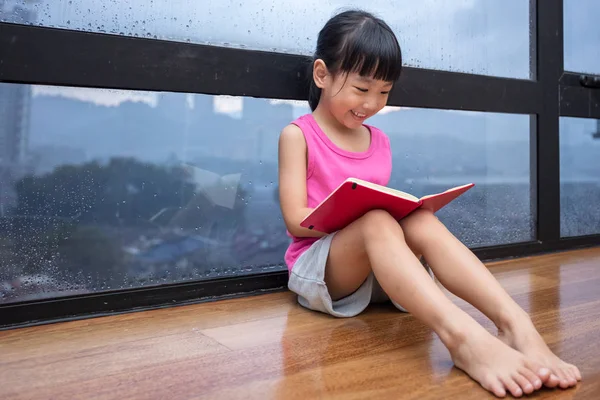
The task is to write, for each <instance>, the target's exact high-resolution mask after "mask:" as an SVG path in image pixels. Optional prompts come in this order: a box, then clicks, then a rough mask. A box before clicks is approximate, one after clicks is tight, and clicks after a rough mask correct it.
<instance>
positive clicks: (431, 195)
mask: <svg viewBox="0 0 600 400" xmlns="http://www.w3.org/2000/svg"><path fill="white" fill-rule="evenodd" d="M471 185H472V184H470V183H469V184H466V185H462V186H456V187H453V188H450V189H448V190H446V191H444V192H440V193H435V194H428V195H427V196H423V197H421V201H423V200H427V199H429V198H431V197H436V196H439V195H441V194H444V193H450V192H456V191H458V190H461V189H464V188H466V187H468V186H471Z"/></svg>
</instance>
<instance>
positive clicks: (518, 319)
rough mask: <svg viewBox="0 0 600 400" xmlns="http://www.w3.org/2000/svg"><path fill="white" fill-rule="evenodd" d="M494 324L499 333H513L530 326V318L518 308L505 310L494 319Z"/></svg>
mask: <svg viewBox="0 0 600 400" xmlns="http://www.w3.org/2000/svg"><path fill="white" fill-rule="evenodd" d="M494 324H495V325H496V327H497V328H498V330H499V331H501V332H514V331H516V330H518V329H519V328H524V327H529V326H530V325H532V321H531V317H530V316H529V314H527V313H526V312H525V311H523V310H522V309H521V308H519V307H515V308H514V309H505V310H502V311H500V312H499V313H498V315H497V316H496V317H495V318H494Z"/></svg>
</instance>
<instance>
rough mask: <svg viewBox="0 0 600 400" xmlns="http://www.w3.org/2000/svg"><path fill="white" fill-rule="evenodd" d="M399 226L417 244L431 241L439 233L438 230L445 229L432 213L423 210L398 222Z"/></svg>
mask: <svg viewBox="0 0 600 400" xmlns="http://www.w3.org/2000/svg"><path fill="white" fill-rule="evenodd" d="M400 224H401V226H402V228H403V229H404V231H405V232H406V234H407V236H410V238H411V239H413V241H414V239H417V240H418V241H419V242H423V241H425V240H427V239H433V238H435V237H436V236H437V235H438V234H439V233H440V229H445V226H444V225H443V224H442V222H441V221H440V220H439V219H438V218H437V217H436V216H435V215H434V214H433V212H431V211H429V210H425V209H419V210H416V211H415V212H413V213H412V214H410V215H409V216H408V217H406V218H404V219H403V220H402V221H400Z"/></svg>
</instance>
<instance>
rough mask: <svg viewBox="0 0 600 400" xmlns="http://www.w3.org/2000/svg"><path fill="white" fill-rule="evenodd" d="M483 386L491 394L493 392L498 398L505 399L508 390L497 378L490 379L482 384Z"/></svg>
mask: <svg viewBox="0 0 600 400" xmlns="http://www.w3.org/2000/svg"><path fill="white" fill-rule="evenodd" d="M481 386H482V387H483V388H484V389H485V390H488V391H490V392H492V393H493V394H494V395H495V396H496V397H504V396H506V390H505V389H504V385H503V384H502V382H500V381H499V380H498V379H496V378H495V377H493V378H492V377H488V378H486V379H484V380H483V381H482V382H481Z"/></svg>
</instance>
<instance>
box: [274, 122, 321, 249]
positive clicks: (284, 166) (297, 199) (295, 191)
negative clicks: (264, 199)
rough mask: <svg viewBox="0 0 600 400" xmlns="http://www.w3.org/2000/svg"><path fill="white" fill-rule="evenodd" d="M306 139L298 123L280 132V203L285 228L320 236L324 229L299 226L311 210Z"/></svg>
mask: <svg viewBox="0 0 600 400" xmlns="http://www.w3.org/2000/svg"><path fill="white" fill-rule="evenodd" d="M306 154H307V148H306V140H305V139H304V135H303V134H302V131H301V130H300V128H299V127H297V126H296V125H288V126H286V127H285V128H284V129H283V131H282V132H281V135H280V136H279V203H280V205H281V212H282V214H283V220H284V222H285V226H286V227H287V230H288V231H289V232H290V233H291V234H292V235H294V236H296V237H322V236H325V233H322V232H317V231H314V230H310V229H306V228H302V227H301V226H300V222H301V221H302V220H303V219H304V217H306V216H307V215H308V214H309V213H310V212H311V211H312V209H311V208H308V207H307V195H306V164H307V162H306V161H307V157H306Z"/></svg>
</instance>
